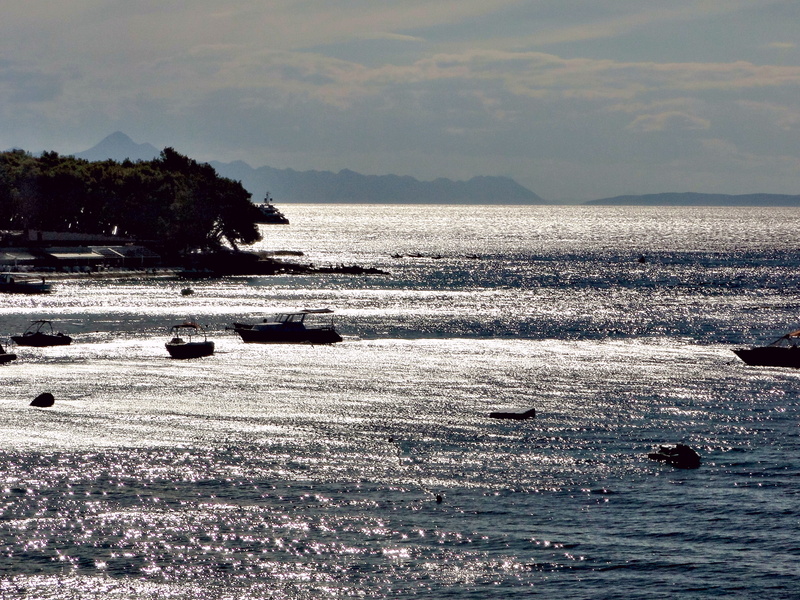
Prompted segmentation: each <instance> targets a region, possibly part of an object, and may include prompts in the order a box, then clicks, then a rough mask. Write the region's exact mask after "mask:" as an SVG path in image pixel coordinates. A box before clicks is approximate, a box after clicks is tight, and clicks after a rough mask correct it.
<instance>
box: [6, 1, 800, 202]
mask: <svg viewBox="0 0 800 600" xmlns="http://www.w3.org/2000/svg"><path fill="white" fill-rule="evenodd" d="M0 14H2V19H0V148H3V149H7V148H12V147H18V148H23V149H25V150H28V151H31V152H40V151H42V150H55V151H56V152H59V153H61V154H71V153H76V152H81V151H83V150H86V149H88V148H90V147H91V146H93V145H95V144H96V143H98V142H99V141H100V140H101V139H103V138H104V137H106V136H107V135H109V134H111V133H113V132H115V131H122V132H124V133H126V134H127V135H129V136H130V137H131V138H132V139H133V140H134V141H135V142H138V143H145V142H147V143H150V144H153V145H155V146H156V147H158V148H163V147H166V146H171V147H173V148H175V149H176V150H178V151H179V152H181V153H183V154H186V155H188V156H190V157H192V158H194V159H196V160H199V161H211V160H220V161H224V162H229V161H234V160H243V161H245V162H247V163H248V164H250V165H251V166H254V167H259V166H264V165H267V166H271V167H275V168H280V169H285V168H292V169H296V170H327V171H339V170H340V169H351V170H353V171H357V172H359V173H363V174H367V175H384V174H390V173H392V174H397V175H410V176H412V177H416V178H417V179H421V180H425V181H428V180H433V179H435V178H437V177H447V178H450V179H457V180H463V179H469V178H470V177H473V176H476V175H502V176H509V177H512V178H514V179H515V180H516V181H517V182H519V183H520V184H522V185H524V186H525V187H527V188H529V189H530V190H532V191H533V192H535V193H537V194H538V195H540V196H542V197H543V198H545V199H547V200H551V201H579V200H590V199H597V198H606V197H611V196H616V195H621V194H648V193H658V192H682V191H693V192H705V193H725V194H745V193H755V192H764V193H776V194H800V34H798V31H800V2H798V0H669V1H668V2H667V1H664V0H528V1H513V0H420V1H417V0H394V1H391V2H389V1H385V0H384V1H382V0H347V1H344V0H226V2H219V0H213V1H211V0H191V1H189V0H180V1H179V0H65V1H56V0H5V1H4V2H3V6H2V11H0Z"/></svg>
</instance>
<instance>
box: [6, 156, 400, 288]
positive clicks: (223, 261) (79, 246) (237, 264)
mask: <svg viewBox="0 0 800 600" xmlns="http://www.w3.org/2000/svg"><path fill="white" fill-rule="evenodd" d="M261 217H262V214H261V211H260V210H259V208H258V207H257V206H256V205H255V204H254V203H253V202H252V201H251V194H250V192H248V191H247V190H245V189H244V187H242V184H241V182H239V181H233V180H231V179H227V178H225V177H220V176H219V175H218V174H217V172H216V171H215V170H214V168H213V167H211V166H210V165H209V164H207V163H198V162H197V161H195V160H192V159H190V158H188V157H186V156H183V155H181V154H179V153H178V152H176V151H175V150H173V149H172V148H165V149H164V150H163V151H162V152H161V154H160V156H159V157H158V158H156V159H154V160H149V161H136V162H132V161H130V160H125V161H122V162H116V161H114V160H105V161H98V162H90V161H87V160H83V159H79V158H76V157H74V156H60V155H59V154H58V153H56V152H44V153H43V154H42V155H41V156H38V157H36V156H33V155H31V154H29V153H27V152H25V151H22V150H11V151H8V152H0V254H1V255H2V257H0V270H4V271H6V272H9V271H15V272H20V273H27V274H32V275H33V274H35V275H37V276H45V277H50V278H65V277H75V276H82V275H85V276H94V277H110V276H113V275H111V274H113V273H125V274H127V273H131V272H136V273H139V274H140V275H141V274H148V273H150V274H153V273H174V274H176V275H178V276H183V277H221V276H226V275H276V274H317V273H341V274H354V275H362V274H386V273H385V272H384V271H381V270H379V269H375V268H371V267H363V266H359V265H331V266H315V265H314V264H302V263H298V262H292V261H288V260H285V259H283V258H279V257H278V256H279V255H280V256H302V253H301V252H294V251H282V252H271V253H268V252H261V253H253V252H248V251H242V250H240V249H239V246H240V245H241V246H250V245H252V244H254V243H256V242H258V241H261V239H262V235H261V232H260V230H259V227H258V223H259V221H260V219H261ZM131 266H133V269H131V268H130V267H131ZM136 267H139V268H136Z"/></svg>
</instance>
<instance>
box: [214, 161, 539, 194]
mask: <svg viewBox="0 0 800 600" xmlns="http://www.w3.org/2000/svg"><path fill="white" fill-rule="evenodd" d="M210 164H211V166H212V167H214V169H215V170H216V171H217V173H219V174H220V175H222V176H223V177H228V178H229V179H234V180H236V181H241V182H242V185H243V186H244V187H245V188H246V189H247V190H248V191H249V192H250V193H251V194H253V197H254V198H261V197H263V195H264V194H265V193H266V192H267V191H269V193H270V194H271V195H272V196H273V197H274V198H275V200H276V201H277V202H278V203H280V202H320V203H324V202H331V203H376V204H380V203H387V204H388V203H398V204H426V203H428V204H546V202H545V201H544V200H543V199H542V198H540V197H539V196H537V195H536V194H534V193H533V192H532V191H530V190H529V189H527V188H524V187H522V186H521V185H519V184H518V183H517V182H516V181H514V180H513V179H510V178H508V177H486V176H481V177H473V178H472V179H470V180H468V181H452V180H450V179H443V178H440V179H436V180H434V181H419V180H417V179H414V178H413V177H408V176H399V175H362V174H360V173H356V172H355V171H350V170H349V169H344V170H342V171H339V172H338V173H333V172H331V171H295V170H293V169H274V168H272V167H259V168H257V169H256V168H253V167H251V166H250V165H248V164H247V163H245V162H242V161H236V162H233V163H220V162H215V161H212V162H211V163H210Z"/></svg>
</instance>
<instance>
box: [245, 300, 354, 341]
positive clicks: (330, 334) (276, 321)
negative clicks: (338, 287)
mask: <svg viewBox="0 0 800 600" xmlns="http://www.w3.org/2000/svg"><path fill="white" fill-rule="evenodd" d="M332 312H333V311H332V310H330V309H329V308H316V309H306V310H301V311H299V312H290V313H280V314H277V315H275V316H274V317H272V318H271V319H264V321H263V322H262V323H256V324H254V325H248V324H246V323H234V324H233V330H234V331H235V332H236V333H238V334H239V335H240V336H241V338H242V340H243V341H244V342H247V343H260V344H302V343H310V344H335V343H336V342H341V341H342V336H340V335H339V334H338V333H337V332H336V329H335V328H334V326H333V323H332V322H330V323H320V324H310V325H309V324H306V317H309V316H310V315H321V314H330V313H332Z"/></svg>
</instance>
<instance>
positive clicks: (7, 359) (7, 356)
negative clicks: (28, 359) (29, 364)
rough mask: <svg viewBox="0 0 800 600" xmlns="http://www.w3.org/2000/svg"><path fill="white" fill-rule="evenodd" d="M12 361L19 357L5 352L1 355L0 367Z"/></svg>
mask: <svg viewBox="0 0 800 600" xmlns="http://www.w3.org/2000/svg"><path fill="white" fill-rule="evenodd" d="M12 360H17V355H16V354H14V353H12V352H3V353H2V354H0V365H3V364H5V363H7V362H11V361H12Z"/></svg>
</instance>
